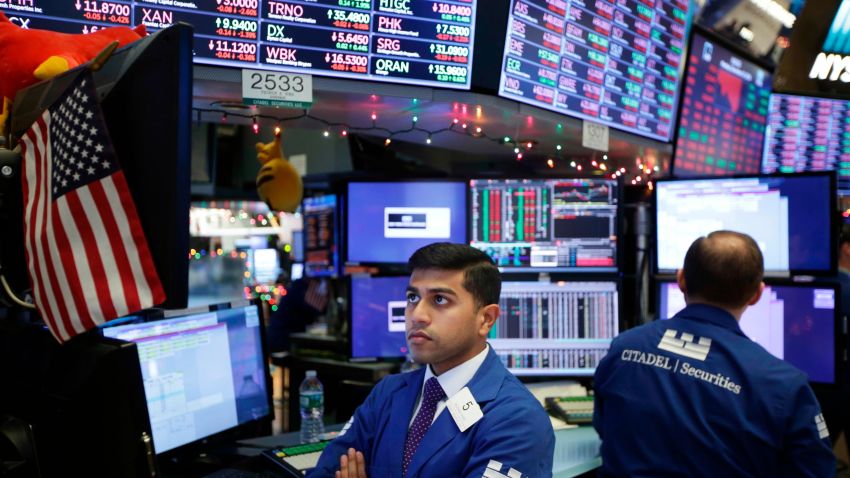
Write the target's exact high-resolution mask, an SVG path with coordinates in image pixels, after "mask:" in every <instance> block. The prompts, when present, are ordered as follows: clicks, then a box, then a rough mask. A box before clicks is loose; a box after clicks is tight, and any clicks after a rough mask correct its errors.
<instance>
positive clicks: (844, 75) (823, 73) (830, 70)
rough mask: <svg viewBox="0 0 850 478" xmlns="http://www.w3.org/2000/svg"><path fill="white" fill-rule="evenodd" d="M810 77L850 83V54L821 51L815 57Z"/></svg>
mask: <svg viewBox="0 0 850 478" xmlns="http://www.w3.org/2000/svg"><path fill="white" fill-rule="evenodd" d="M809 78H812V79H818V80H829V81H841V82H843V83H850V55H837V54H835V53H829V54H827V53H824V52H821V53H820V54H818V56H817V58H815V63H814V65H812V70H811V71H810V72H809Z"/></svg>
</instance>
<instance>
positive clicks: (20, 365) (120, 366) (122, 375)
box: [0, 311, 159, 478]
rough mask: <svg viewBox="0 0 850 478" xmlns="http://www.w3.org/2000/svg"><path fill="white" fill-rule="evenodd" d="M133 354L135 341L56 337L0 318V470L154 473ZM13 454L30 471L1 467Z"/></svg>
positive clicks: (48, 477)
mask: <svg viewBox="0 0 850 478" xmlns="http://www.w3.org/2000/svg"><path fill="white" fill-rule="evenodd" d="M3 315H5V314H4V313H3V311H0V316H3ZM137 357H138V354H137V352H136V345H135V344H128V343H126V342H123V341H120V340H115V339H111V338H106V337H102V336H100V334H97V333H94V332H88V333H84V334H81V335H78V336H77V337H74V339H73V340H71V341H68V342H67V343H65V344H59V343H58V342H57V341H56V339H54V338H53V336H52V335H51V334H50V332H48V330H47V328H46V327H43V326H32V325H19V324H16V323H14V322H13V320H11V319H10V318H9V317H5V318H4V320H0V383H2V384H3V393H0V410H2V412H0V415H4V420H2V421H4V423H3V426H2V427H0V470H3V471H5V472H9V473H10V474H9V475H6V474H5V473H3V472H0V474H3V475H4V476H39V477H44V478H53V477H64V476H87V477H108V476H123V477H136V478H145V477H147V478H150V477H152V476H159V475H158V474H157V463H156V460H155V457H154V455H153V451H154V448H153V442H152V439H151V426H150V420H149V419H148V412H147V408H146V407H145V400H144V387H143V382H142V373H141V371H140V370H139V361H138V358H137ZM8 417H14V419H15V421H17V422H18V423H20V424H22V425H23V426H21V427H19V428H18V429H17V430H14V429H10V428H9V427H8V426H7V425H8V422H6V419H8ZM9 441H12V443H13V446H14V448H16V449H17V451H18V453H15V452H10V450H9V449H8V448H7V447H6V444H7V443H8V442H9ZM24 450H30V451H31V452H32V453H29V454H27V453H23V452H24ZM15 455H18V456H15ZM17 460H20V461H22V462H26V463H25V464H22V463H18V465H20V466H19V468H17V469H16V471H17V472H20V471H21V470H29V471H30V472H31V473H25V474H21V475H18V474H16V471H13V470H10V469H7V468H5V467H4V466H2V464H10V463H12V462H13V461H17Z"/></svg>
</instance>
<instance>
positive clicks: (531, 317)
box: [487, 281, 619, 377]
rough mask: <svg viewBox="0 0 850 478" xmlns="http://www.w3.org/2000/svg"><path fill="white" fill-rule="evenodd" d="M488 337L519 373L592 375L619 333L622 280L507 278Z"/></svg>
mask: <svg viewBox="0 0 850 478" xmlns="http://www.w3.org/2000/svg"><path fill="white" fill-rule="evenodd" d="M499 306H500V307H501V315H500V316H499V319H498V320H497V321H496V324H495V325H494V326H493V328H492V329H491V330H490V335H489V336H488V338H487V341H488V342H489V343H490V345H491V346H492V347H493V350H494V351H495V352H496V354H497V355H498V356H499V358H500V359H501V360H502V363H503V364H504V365H505V366H506V367H507V368H508V370H510V371H511V372H513V373H514V374H515V375H537V376H544V375H545V376H550V375H551V376H579V377H580V376H592V375H593V373H594V372H595V371H596V365H597V364H598V363H599V361H600V360H602V357H604V356H605V354H607V353H608V349H609V348H610V346H611V340H612V339H613V338H614V337H615V336H616V335H617V333H618V331H619V300H618V294H617V282H613V281H610V282H554V283H550V282H503V283H502V294H501V296H500V298H499Z"/></svg>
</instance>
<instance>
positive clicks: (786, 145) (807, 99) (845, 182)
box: [761, 4, 850, 194]
mask: <svg viewBox="0 0 850 478" xmlns="http://www.w3.org/2000/svg"><path fill="white" fill-rule="evenodd" d="M848 5H850V4H848ZM848 118H850V101H847V100H837V99H831V98H816V97H813V96H798V95H783V94H778V93H774V94H772V95H770V114H769V115H768V123H767V136H766V139H765V142H764V156H763V158H762V168H761V169H762V172H763V173H775V172H780V173H794V172H802V171H837V172H838V189H839V192H841V193H844V194H847V193H850V120H848Z"/></svg>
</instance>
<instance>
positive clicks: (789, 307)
mask: <svg viewBox="0 0 850 478" xmlns="http://www.w3.org/2000/svg"><path fill="white" fill-rule="evenodd" d="M840 296H841V294H840V293H839V290H838V288H837V285H836V284H833V283H800V284H795V283H770V284H768V285H766V286H765V288H764V293H763V294H762V298H761V300H760V301H759V302H758V303H757V304H756V305H753V306H750V307H749V308H747V310H746V311H744V315H743V316H742V317H741V321H740V326H741V330H743V331H744V333H745V334H746V335H747V337H749V338H751V339H752V340H753V341H755V342H756V343H758V344H759V345H761V346H762V347H764V348H765V349H766V350H767V351H768V352H770V353H771V354H772V355H774V356H775V357H778V358H780V359H783V360H785V361H787V362H788V363H790V364H791V365H794V366H795V367H797V368H799V369H800V370H802V371H803V372H805V373H806V374H807V375H808V376H809V381H811V382H819V383H835V382H836V381H837V380H838V379H839V377H840V373H839V372H838V370H840V369H841V366H840V364H841V361H842V355H843V354H842V351H843V349H844V347H843V346H842V345H841V343H842V340H843V339H842V337H843V332H842V328H843V326H842V320H840V318H841V308H840V307H839V304H838V300H839V298H840ZM684 308H685V297H684V294H682V291H680V290H679V285H678V284H677V283H676V282H675V281H659V282H658V308H657V312H658V317H659V318H660V319H664V320H666V319H669V318H671V317H673V316H674V315H676V313H677V312H679V311H680V310H682V309H684Z"/></svg>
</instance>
